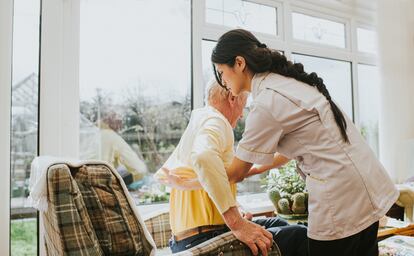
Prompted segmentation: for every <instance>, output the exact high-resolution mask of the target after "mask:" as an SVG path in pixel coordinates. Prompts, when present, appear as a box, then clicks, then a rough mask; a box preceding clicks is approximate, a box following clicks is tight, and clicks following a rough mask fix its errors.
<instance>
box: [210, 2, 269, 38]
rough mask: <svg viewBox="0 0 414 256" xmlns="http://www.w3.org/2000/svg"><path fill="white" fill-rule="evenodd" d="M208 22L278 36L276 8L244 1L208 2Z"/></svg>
mask: <svg viewBox="0 0 414 256" xmlns="http://www.w3.org/2000/svg"><path fill="white" fill-rule="evenodd" d="M206 22H208V23H212V24H217V25H223V26H227V27H232V28H236V27H241V28H245V29H247V30H251V31H255V32H261V33H266V34H271V35H277V10H276V7H272V6H266V5H262V4H256V3H252V2H248V1H242V0H206Z"/></svg>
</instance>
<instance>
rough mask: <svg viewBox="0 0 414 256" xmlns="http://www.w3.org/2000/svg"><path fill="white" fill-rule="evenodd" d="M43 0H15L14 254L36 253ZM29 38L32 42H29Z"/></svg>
mask: <svg viewBox="0 0 414 256" xmlns="http://www.w3.org/2000/svg"><path fill="white" fill-rule="evenodd" d="M39 22H40V1H39V0H35V1H26V0H15V1H14V18H13V75H12V77H13V78H12V116H11V175H10V177H11V191H10V193H11V199H10V207H11V209H10V214H11V225H10V227H11V228H10V240H11V255H36V253H37V220H36V211H35V210H34V209H32V208H29V207H28V201H27V197H28V193H29V191H28V184H29V177H30V164H31V162H32V160H33V158H34V157H36V156H37V144H38V136H37V134H38V88H39V76H38V69H39V65H38V63H39V37H40V32H39V31H40V24H39ZM28 42H30V43H28Z"/></svg>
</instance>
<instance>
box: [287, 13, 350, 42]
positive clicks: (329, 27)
mask: <svg viewBox="0 0 414 256" xmlns="http://www.w3.org/2000/svg"><path fill="white" fill-rule="evenodd" d="M292 26H293V38H295V39H299V40H304V41H309V42H313V43H319V44H325V45H331V46H336V47H340V48H345V24H343V23H339V22H335V21H330V20H327V19H321V18H316V17H312V16H308V15H305V14H301V13H296V12H294V13H292Z"/></svg>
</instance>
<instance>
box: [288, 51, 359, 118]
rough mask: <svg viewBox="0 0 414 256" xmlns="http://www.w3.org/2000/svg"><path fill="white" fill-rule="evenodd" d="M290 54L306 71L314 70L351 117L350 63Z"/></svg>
mask: <svg viewBox="0 0 414 256" xmlns="http://www.w3.org/2000/svg"><path fill="white" fill-rule="evenodd" d="M292 56H293V59H294V62H300V63H302V64H303V66H304V67H305V71H306V72H308V73H311V72H316V73H317V74H318V76H319V77H321V78H322V79H323V81H324V83H325V85H326V88H327V89H328V91H329V93H330V94H331V97H332V99H334V100H335V101H336V102H337V103H338V105H339V107H340V108H341V109H342V110H343V111H344V112H345V113H346V114H347V115H348V116H349V117H350V118H351V119H352V118H353V111H352V104H353V103H352V80H351V78H352V76H351V63H349V62H346V61H338V60H331V59H324V58H319V57H312V56H305V55H300V54H293V55H292Z"/></svg>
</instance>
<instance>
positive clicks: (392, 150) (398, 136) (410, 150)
mask: <svg viewBox="0 0 414 256" xmlns="http://www.w3.org/2000/svg"><path fill="white" fill-rule="evenodd" d="M413 13H414V1H413V0H379V1H378V17H377V22H378V43H379V61H380V64H379V66H380V73H381V76H382V84H381V110H380V111H381V112H380V120H379V124H380V125H379V138H380V139H379V141H380V159H381V161H382V163H383V164H384V165H385V167H386V169H387V170H388V171H389V173H390V175H391V177H392V178H393V180H394V181H395V182H397V183H401V182H403V181H405V180H406V179H407V178H409V177H412V176H414V15H413Z"/></svg>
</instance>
